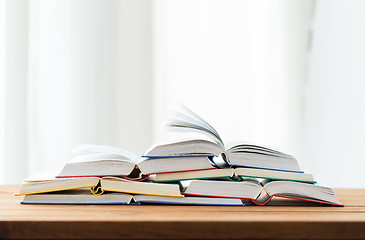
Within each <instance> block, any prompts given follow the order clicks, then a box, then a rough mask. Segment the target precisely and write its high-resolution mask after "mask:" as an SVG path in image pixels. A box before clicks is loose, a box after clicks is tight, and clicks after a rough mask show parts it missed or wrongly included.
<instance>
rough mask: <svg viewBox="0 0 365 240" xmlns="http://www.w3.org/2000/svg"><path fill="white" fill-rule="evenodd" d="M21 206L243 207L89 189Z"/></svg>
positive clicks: (32, 198)
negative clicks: (97, 192)
mask: <svg viewBox="0 0 365 240" xmlns="http://www.w3.org/2000/svg"><path fill="white" fill-rule="evenodd" d="M21 203H22V204H74V205H78V204H83V205H88V204H165V205H213V206H244V203H243V202H242V201H241V200H240V199H229V198H209V197H183V198H176V197H164V196H151V195H135V196H133V195H130V194H125V193H113V192H106V193H104V194H102V195H94V194H92V193H91V192H90V190H89V189H85V188H84V189H73V190H67V191H59V192H52V193H40V194H31V195H26V196H24V199H23V201H21Z"/></svg>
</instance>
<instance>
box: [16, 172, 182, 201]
mask: <svg viewBox="0 0 365 240" xmlns="http://www.w3.org/2000/svg"><path fill="white" fill-rule="evenodd" d="M44 175H45V176H50V175H51V174H44ZM81 188H89V189H90V190H91V192H92V193H93V194H95V195H100V194H103V193H104V192H105V191H107V192H108V191H110V192H122V193H133V194H145V195H158V196H170V197H183V195H181V193H180V187H179V185H178V184H159V183H151V182H137V181H129V180H126V179H122V178H118V177H104V178H98V177H77V178H54V177H53V178H52V177H42V175H37V176H35V177H30V178H28V179H26V180H25V181H24V182H23V184H22V185H21V186H20V190H19V192H18V193H16V194H15V195H17V196H19V195H30V194H37V193H47V192H57V191H63V190H70V189H81Z"/></svg>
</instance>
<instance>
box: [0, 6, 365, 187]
mask: <svg viewBox="0 0 365 240" xmlns="http://www.w3.org/2000/svg"><path fill="white" fill-rule="evenodd" d="M364 7H365V2H363V1H345V0H334V1H306V0H303V1H300V0H297V1H289V0H288V1H284V0H275V1H272V0H271V1H269V0H267V1H238V0H237V1H234V0H230V1H223V0H214V1H208V0H200V1H190V0H185V1H182V0H181V1H180V0H179V1H178V0H154V1H143V0H133V1H132V0H130V1H129V0H123V1H112V0H107V1H97V0H91V1H71V0H62V1H61V0H38V1H32V0H31V1H23V0H0V12H1V14H0V84H1V85H0V91H1V95H0V96H1V101H0V136H1V138H0V172H1V174H0V176H1V179H0V183H6V184H10V183H20V182H21V180H22V179H23V178H24V177H26V176H27V175H29V174H32V173H34V172H36V171H41V170H59V169H61V168H62V166H63V165H64V163H65V162H66V161H68V152H69V150H70V149H71V148H72V147H74V146H76V145H77V144H81V143H94V144H107V145H115V146H119V147H124V148H126V149H129V150H131V151H133V152H135V153H137V154H141V153H142V152H143V151H144V150H145V149H146V148H148V147H149V145H151V144H152V143H154V142H155V141H159V140H163V139H165V138H166V137H167V136H166V134H165V133H164V132H163V131H162V130H161V126H163V123H164V121H165V119H166V117H167V113H168V110H169V109H170V108H171V107H172V106H173V105H174V104H175V103H177V102H180V103H183V104H185V105H186V106H188V107H190V108H191V109H192V110H194V111H196V112H197V113H198V114H200V115H201V116H202V117H204V118H205V119H206V120H208V121H209V122H210V123H211V124H212V125H213V126H214V127H215V128H216V129H217V130H218V131H219V133H220V134H221V136H222V138H223V139H224V140H226V141H229V140H235V139H243V140H248V141H253V142H258V143H263V144H267V145H271V146H275V147H277V148H279V149H281V150H283V151H285V152H287V153H290V154H293V155H295V156H296V157H297V159H298V161H299V162H300V165H301V166H302V168H304V169H305V170H307V171H309V172H312V173H313V174H314V177H315V178H316V180H318V182H319V183H320V184H323V185H326V186H330V187H364V186H365V175H364V174H363V173H362V170H363V169H364V167H365V163H364V157H363V154H362V149H363V147H364V145H365V137H364V135H365V125H364V124H363V123H364V122H365V121H364V120H365V119H364V118H365V113H364V110H363V108H364V105H365V68H364V67H363V63H364V62H365V61H364V58H365V46H364V44H363V43H364V42H365V26H364V23H365V15H364V14H362V11H361V10H362V9H364Z"/></svg>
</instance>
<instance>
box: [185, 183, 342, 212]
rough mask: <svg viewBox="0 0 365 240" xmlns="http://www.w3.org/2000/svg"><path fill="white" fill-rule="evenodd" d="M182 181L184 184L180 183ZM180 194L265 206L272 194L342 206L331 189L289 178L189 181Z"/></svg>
mask: <svg viewBox="0 0 365 240" xmlns="http://www.w3.org/2000/svg"><path fill="white" fill-rule="evenodd" d="M182 184H184V183H182ZM184 195H191V196H206V197H221V198H222V197H223V198H238V199H250V200H252V201H253V202H254V203H255V204H257V205H265V204H266V203H267V202H269V201H270V199H271V198H272V197H274V196H278V197H283V198H292V199H299V200H304V201H310V202H319V203H324V204H329V205H336V206H343V205H342V204H341V203H340V202H339V200H338V199H337V197H336V194H335V193H334V191H333V190H332V189H331V188H327V187H322V186H317V185H314V184H309V183H301V182H292V181H272V182H268V183H265V182H263V183H260V182H258V181H243V182H230V181H213V180H192V181H191V182H190V183H189V184H188V185H187V186H186V187H185V190H184Z"/></svg>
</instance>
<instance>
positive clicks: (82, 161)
mask: <svg viewBox="0 0 365 240" xmlns="http://www.w3.org/2000/svg"><path fill="white" fill-rule="evenodd" d="M71 154H72V156H73V158H72V159H71V161H69V162H68V163H66V164H65V166H64V168H63V169H62V171H61V172H60V173H59V174H58V175H57V178H70V177H105V176H121V177H125V178H134V179H141V178H142V179H143V175H150V174H156V173H165V172H180V171H193V170H204V169H214V168H215V167H214V166H213V165H212V164H211V163H210V160H209V158H208V157H206V156H194V157H192V158H185V157H177V158H173V159H172V158H154V159H148V158H141V157H138V156H137V155H135V154H133V153H131V152H129V151H127V150H125V149H122V148H118V147H112V146H104V145H80V146H78V147H76V148H74V149H73V150H72V151H71Z"/></svg>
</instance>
